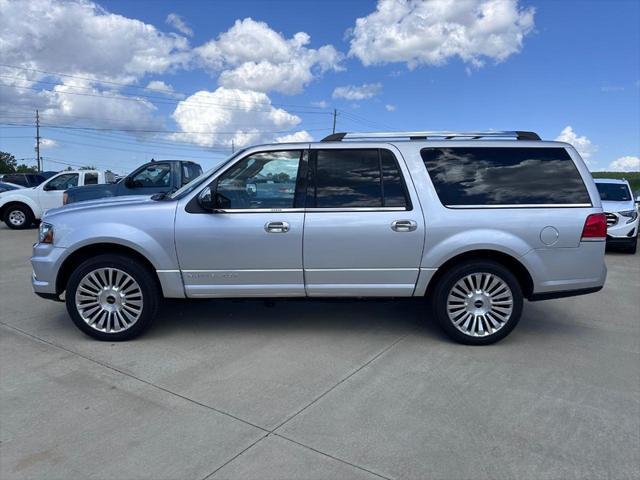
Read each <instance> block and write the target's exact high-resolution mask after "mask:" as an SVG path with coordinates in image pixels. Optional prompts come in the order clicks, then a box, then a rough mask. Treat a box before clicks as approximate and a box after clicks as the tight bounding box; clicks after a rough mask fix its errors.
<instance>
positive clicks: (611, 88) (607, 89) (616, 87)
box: [600, 85, 624, 93]
mask: <svg viewBox="0 0 640 480" xmlns="http://www.w3.org/2000/svg"><path fill="white" fill-rule="evenodd" d="M600 91H601V92H605V93H611V92H624V87H623V86H621V85H603V86H602V87H600Z"/></svg>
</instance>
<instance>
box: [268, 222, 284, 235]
mask: <svg viewBox="0 0 640 480" xmlns="http://www.w3.org/2000/svg"><path fill="white" fill-rule="evenodd" d="M264 229H265V230H266V231H267V232H269V233H287V232H288V231H289V224H288V223H287V222H267V223H265V224H264Z"/></svg>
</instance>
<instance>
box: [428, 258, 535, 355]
mask: <svg viewBox="0 0 640 480" xmlns="http://www.w3.org/2000/svg"><path fill="white" fill-rule="evenodd" d="M522 303H523V298H522V290H521V288H520V284H519V283H518V280H517V279H516V277H515V276H514V275H513V274H512V273H511V272H510V271H509V270H508V269H507V268H505V267H504V266H503V265H501V264H499V263H497V262H492V261H470V262H466V263H463V264H460V265H457V266H454V267H453V268H451V269H450V270H448V271H447V272H445V273H444V275H443V276H442V277H441V278H440V281H439V282H438V284H437V285H436V288H435V290H434V313H435V316H436V319H437V320H438V323H439V324H440V326H441V327H442V328H443V329H444V331H445V333H447V335H449V336H450V337H451V338H452V339H454V340H456V341H457V342H460V343H464V344H467V345H488V344H491V343H494V342H497V341H498V340H501V339H502V338H504V337H506V336H507V335H508V334H509V333H510V332H511V331H512V330H513V329H514V328H515V326H516V324H517V323H518V321H519V320H520V316H521V315H522Z"/></svg>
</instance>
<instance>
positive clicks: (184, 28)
mask: <svg viewBox="0 0 640 480" xmlns="http://www.w3.org/2000/svg"><path fill="white" fill-rule="evenodd" d="M165 22H166V23H167V25H170V26H172V27H173V28H175V29H176V30H178V31H179V32H180V33H182V34H184V35H186V36H187V37H193V30H191V28H190V27H189V25H187V22H185V21H184V19H183V18H182V17H181V16H180V15H178V14H177V13H170V14H169V15H167V19H166V20H165Z"/></svg>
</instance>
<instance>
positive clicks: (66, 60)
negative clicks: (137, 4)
mask: <svg viewBox="0 0 640 480" xmlns="http://www.w3.org/2000/svg"><path fill="white" fill-rule="evenodd" d="M0 58H2V63H5V64H8V65H14V66H18V67H23V68H24V69H25V70H21V69H15V68H8V67H0V74H2V75H4V76H5V77H3V83H5V84H10V85H12V87H13V88H11V89H9V88H2V89H0V97H1V98H0V105H2V106H3V107H12V108H15V107H19V108H29V109H34V108H40V109H41V112H42V113H44V115H43V118H44V119H46V118H48V119H49V121H52V120H53V119H55V120H56V121H57V122H61V121H62V122H65V123H79V122H81V123H83V125H92V126H99V127H112V128H135V129H145V128H152V127H154V128H157V127H159V126H160V125H161V122H160V121H159V120H158V119H157V118H156V117H155V114H156V108H155V107H154V106H153V105H152V104H151V103H149V102H148V101H146V100H144V99H141V98H136V97H135V96H133V97H130V98H131V99H130V100H125V99H122V98H114V97H122V96H123V95H122V94H121V93H119V92H120V91H121V90H122V86H120V85H114V84H112V83H108V82H117V83H123V84H129V83H135V82H138V81H139V80H141V79H142V78H143V77H144V76H146V75H149V74H161V73H166V72H168V71H172V70H174V69H177V68H181V67H185V66H186V65H188V63H189V61H190V58H191V52H190V47H189V43H188V41H187V39H186V38H185V37H183V36H180V35H177V34H166V33H163V32H160V31H158V30H157V29H156V28H155V27H154V26H152V25H150V24H146V23H144V22H141V21H139V20H135V19H131V18H127V17H123V16H121V15H116V14H112V13H109V12H108V11H106V10H105V9H103V8H102V7H100V6H99V5H97V4H95V3H92V2H90V1H87V0H68V1H56V0H31V1H28V2H20V1H10V0H0ZM44 72H56V73H60V74H62V75H57V74H49V73H44ZM68 75H70V76H68ZM41 80H44V81H46V82H53V83H56V85H53V86H50V85H49V84H38V83H37V82H38V81H41Z"/></svg>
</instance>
